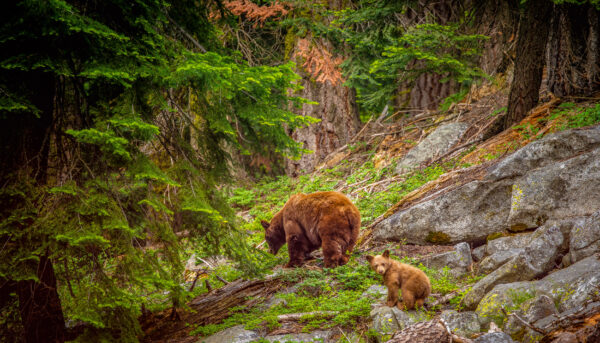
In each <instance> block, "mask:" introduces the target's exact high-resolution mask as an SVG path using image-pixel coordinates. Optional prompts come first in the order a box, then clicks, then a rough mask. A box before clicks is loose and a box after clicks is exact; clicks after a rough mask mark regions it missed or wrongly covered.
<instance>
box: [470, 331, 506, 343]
mask: <svg viewBox="0 0 600 343" xmlns="http://www.w3.org/2000/svg"><path fill="white" fill-rule="evenodd" d="M514 342H515V341H513V340H512V338H510V336H509V335H507V334H505V333H504V332H492V333H487V334H485V335H483V336H480V337H477V338H476V339H475V340H473V343H514Z"/></svg>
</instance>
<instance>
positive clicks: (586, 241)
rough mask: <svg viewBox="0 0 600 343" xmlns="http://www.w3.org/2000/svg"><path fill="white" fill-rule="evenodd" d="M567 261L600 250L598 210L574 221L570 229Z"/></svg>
mask: <svg viewBox="0 0 600 343" xmlns="http://www.w3.org/2000/svg"><path fill="white" fill-rule="evenodd" d="M569 249H570V250H569V254H568V256H567V257H568V263H567V264H570V263H575V262H577V261H580V260H582V259H584V258H586V257H588V256H591V255H593V254H595V253H597V252H600V211H598V212H596V213H594V214H593V215H592V216H590V217H588V218H587V219H585V220H579V221H576V222H575V223H574V225H573V228H572V229H571V234H570V241H569Z"/></svg>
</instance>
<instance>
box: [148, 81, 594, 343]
mask: <svg viewBox="0 0 600 343" xmlns="http://www.w3.org/2000/svg"><path fill="white" fill-rule="evenodd" d="M482 90H483V91H485V92H487V93H488V94H485V93H484V95H478V94H481V93H483V92H482ZM505 97H506V90H505V89H502V88H498V87H493V88H491V89H490V88H489V87H488V86H486V87H481V88H473V90H472V92H471V93H470V94H469V95H467V96H465V98H464V99H461V100H460V101H459V102H457V103H454V104H452V106H450V109H449V110H447V111H440V112H434V113H431V112H423V113H422V114H418V115H415V116H413V117H411V118H410V121H399V122H391V123H389V122H383V123H375V122H374V121H371V122H368V123H367V124H365V127H364V129H363V130H362V131H361V132H359V133H358V134H357V135H356V136H355V137H354V138H353V140H352V142H351V143H350V144H348V145H347V146H344V147H342V148H340V149H338V151H336V152H334V153H332V154H331V156H330V157H329V158H328V159H327V160H326V161H325V162H324V163H323V164H322V165H321V166H319V167H318V168H317V170H316V171H315V172H313V173H311V174H307V175H303V176H301V177H298V178H289V177H285V176H284V177H279V178H276V179H274V180H266V181H261V182H259V183H257V184H249V185H248V186H247V187H245V188H236V189H234V190H233V196H232V197H231V200H230V201H231V202H232V203H233V205H234V206H235V207H237V208H238V209H239V211H238V215H239V217H240V218H243V220H244V222H245V223H246V224H244V228H245V229H246V230H247V231H248V232H249V233H251V236H250V238H249V239H250V240H251V241H252V242H254V244H255V245H257V246H258V247H259V248H262V249H264V248H265V243H264V241H263V238H262V237H263V229H262V226H260V223H259V222H260V220H262V219H266V220H270V218H271V217H272V215H273V214H274V213H275V212H276V211H278V210H279V209H280V208H281V206H282V205H283V203H285V201H287V199H288V197H289V195H291V194H295V193H298V192H304V193H310V192H315V191H328V190H337V191H341V192H343V193H345V194H347V195H348V196H349V197H350V198H351V199H352V200H353V201H354V202H355V204H356V205H357V206H358V208H359V210H360V212H361V216H362V219H363V229H362V231H361V236H360V240H359V244H358V247H357V249H356V250H355V251H354V253H353V255H352V259H351V261H350V262H349V263H348V265H346V266H344V267H338V268H336V269H323V260H322V253H321V252H320V251H318V252H315V253H313V256H315V257H316V260H314V261H310V262H309V263H308V264H307V265H306V266H305V267H303V268H299V269H281V266H282V264H283V263H285V261H286V260H287V251H285V247H284V248H283V249H282V250H281V251H280V253H279V256H278V260H277V261H278V262H276V263H277V265H276V266H275V267H274V269H273V272H274V273H273V274H271V276H268V277H266V278H264V279H260V280H254V281H252V280H250V281H242V280H238V281H233V282H232V283H229V284H226V285H224V286H223V287H222V288H220V289H216V290H212V291H210V292H208V293H207V294H201V295H199V296H198V297H197V298H195V299H194V300H192V301H191V302H190V303H189V305H190V307H191V309H192V310H195V311H198V312H197V313H196V314H194V313H193V312H192V313H189V314H186V315H184V318H183V322H184V323H189V324H192V325H191V326H187V327H186V326H182V324H178V325H176V326H175V327H173V326H172V324H169V323H166V324H164V323H163V324H157V322H156V320H157V319H156V318H154V319H153V321H152V324H151V323H150V322H148V323H147V324H146V325H147V328H146V333H147V334H148V341H149V342H159V341H173V340H174V339H175V338H177V340H176V341H181V342H196V341H200V342H202V341H205V342H221V341H231V342H250V341H255V340H259V339H262V340H265V341H277V340H280V341H286V340H288V339H289V340H290V341H312V340H313V339H317V338H322V339H324V340H325V341H327V342H330V341H331V342H338V341H340V342H355V341H356V342H358V341H371V340H377V341H386V339H389V337H390V335H391V334H392V333H394V332H395V331H397V330H402V329H404V328H406V327H408V326H410V325H411V324H414V323H418V322H423V321H428V320H434V321H436V320H439V319H442V320H443V321H444V323H445V325H447V326H448V328H449V329H450V330H452V331H453V332H454V333H455V334H457V335H459V336H462V337H463V338H467V339H473V338H475V337H477V336H480V335H483V334H484V333H485V332H488V331H490V332H493V331H494V328H493V327H490V324H491V323H495V324H497V326H496V328H498V327H499V329H496V330H497V331H503V332H505V333H507V334H509V335H510V336H512V337H513V338H514V339H517V340H518V341H532V340H534V341H539V340H540V339H543V340H544V341H548V342H550V341H552V337H558V336H560V335H561V334H562V335H564V332H566V331H568V332H575V333H576V334H577V335H579V336H581V337H584V336H585V337H588V336H589V337H596V336H595V335H597V332H598V331H597V325H596V326H595V328H596V329H594V324H595V323H596V322H597V319H594V318H598V316H597V313H598V311H600V307H599V306H598V301H599V300H600V298H598V288H597V280H598V278H599V277H600V274H598V270H600V269H598V268H597V266H595V265H596V264H598V263H600V262H598V256H600V255H598V253H599V252H600V246H599V245H598V237H599V236H598V233H597V232H596V230H597V227H598V222H597V220H598V210H599V209H600V202H599V201H600V199H599V198H598V196H597V194H600V192H599V191H600V190H598V189H597V188H598V183H597V180H598V176H599V175H598V170H599V169H598V167H597V163H598V161H599V159H598V158H597V157H595V155H596V154H597V151H598V147H600V140H598V137H600V131H598V130H599V128H600V127H599V126H594V124H595V123H596V122H598V121H600V108H599V106H600V105H599V103H600V102H599V100H600V99H597V98H589V99H567V98H564V99H559V98H552V99H549V100H548V101H547V102H545V103H542V104H540V105H538V106H537V107H536V108H534V109H533V110H532V111H531V113H530V114H529V115H528V116H527V117H526V118H525V119H524V120H523V121H522V122H520V123H518V124H517V125H515V126H514V127H512V128H510V129H509V130H506V131H503V132H501V133H500V134H497V135H493V136H490V137H488V138H484V137H485V136H486V129H487V128H489V127H490V126H492V125H493V123H494V121H495V120H497V114H498V113H500V112H501V111H503V110H505V109H504V108H503V107H501V106H500V105H501V104H503V103H504V101H503V98H504V99H505ZM590 124H591V126H589V125H590ZM455 128H458V130H456V129H455ZM452 130H454V131H455V132H458V133H455V132H450V131H452ZM440 132H441V133H442V134H440ZM448 132H450V133H448ZM571 165H573V166H572V167H571ZM398 166H405V167H406V168H405V169H400V167H398ZM555 170H556V171H555ZM453 245H454V246H453ZM385 249H390V250H391V252H392V255H393V256H394V257H395V258H396V259H399V260H401V261H403V262H405V263H410V264H413V265H416V266H419V268H421V269H422V270H424V271H425V272H426V274H427V275H428V276H429V278H430V279H431V282H432V286H433V294H432V296H431V297H430V298H429V301H428V305H427V306H426V309H421V310H417V311H409V312H402V311H397V310H396V309H390V308H388V307H385V306H382V300H381V298H380V297H379V294H385V293H387V290H386V289H385V287H382V286H380V285H381V280H380V277H378V276H377V275H376V274H375V273H374V272H373V271H371V270H370V269H369V268H368V265H367V262H366V260H365V258H364V257H365V256H366V255H367V254H377V253H381V252H382V251H383V250H385ZM225 265H226V264H225ZM225 265H224V266H223V267H217V268H216V269H211V271H210V272H208V275H210V276H209V277H208V279H205V280H210V281H209V284H215V283H217V284H219V283H218V281H216V280H215V279H214V277H215V275H216V274H219V273H226V271H225V270H227V267H225ZM197 268H207V269H210V268H208V265H207V264H201V265H200V266H198V267H195V268H193V270H197ZM213 272H214V273H215V274H212V273H213ZM561 273H562V274H561ZM563 274H564V275H563ZM191 275H193V272H192V274H191ZM557 275H561V277H558V276H557ZM192 279H193V278H192ZM552 280H554V281H552ZM198 285H199V287H201V289H202V291H201V292H206V291H207V290H206V289H205V285H201V283H200V281H198ZM196 287H198V286H196ZM225 299H226V300H225ZM500 299H501V300H500ZM222 302H225V303H228V304H230V306H231V307H230V308H229V309H227V307H226V306H225V307H224V306H223V305H222ZM209 303H210V304H213V303H214V305H207V304H209ZM217 304H218V307H215V306H217ZM550 305H551V306H550ZM227 311H229V312H227ZM574 312H575V314H573V313H574ZM553 315H557V317H556V318H559V319H560V320H559V319H556V320H553V319H552V318H553V317H552V316H553ZM567 315H573V316H579V317H577V318H590V319H589V320H586V321H585V322H584V323H585V324H577V323H580V322H581V320H579V321H573V320H566V319H564V318H568V316H567ZM159 318H160V315H159ZM561 320H562V322H561ZM156 325H158V327H157V326H156ZM565 329H566V330H565ZM578 330H579V331H578ZM594 330H595V331H594ZM190 332H191V334H192V335H195V336H196V337H195V338H194V337H189V336H187V334H188V333H190ZM198 336H199V337H202V336H204V338H198ZM167 337H169V338H168V339H167ZM526 337H528V338H526ZM589 339H592V338H589Z"/></svg>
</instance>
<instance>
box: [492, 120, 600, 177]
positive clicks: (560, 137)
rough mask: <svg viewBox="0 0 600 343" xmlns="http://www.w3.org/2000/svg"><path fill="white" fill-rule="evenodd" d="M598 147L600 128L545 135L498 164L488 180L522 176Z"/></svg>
mask: <svg viewBox="0 0 600 343" xmlns="http://www.w3.org/2000/svg"><path fill="white" fill-rule="evenodd" d="M597 147H600V126H594V127H591V128H588V129H584V130H567V131H561V132H558V133H554V134H551V135H547V136H545V137H544V138H543V139H540V140H537V141H533V142H531V143H529V144H527V145H526V146H525V147H523V148H521V149H519V150H517V151H516V152H514V153H513V154H511V155H509V156H507V157H506V158H504V159H503V160H501V161H499V162H498V163H497V164H496V165H495V166H493V167H492V168H491V170H490V173H489V175H490V178H491V179H494V180H501V179H507V178H514V177H518V176H522V175H525V174H526V173H527V172H528V171H530V170H533V169H538V168H541V167H545V166H548V165H550V164H552V163H553V162H554V161H562V160H565V159H568V158H569V157H572V156H576V155H578V154H580V153H581V152H585V151H589V150H592V149H594V148H597Z"/></svg>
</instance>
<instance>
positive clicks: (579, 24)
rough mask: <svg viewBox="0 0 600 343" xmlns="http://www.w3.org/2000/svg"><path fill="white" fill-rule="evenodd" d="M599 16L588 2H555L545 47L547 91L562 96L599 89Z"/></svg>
mask: <svg viewBox="0 0 600 343" xmlns="http://www.w3.org/2000/svg"><path fill="white" fill-rule="evenodd" d="M599 31H600V16H599V13H598V10H596V9H595V8H594V7H593V6H592V5H590V4H587V3H586V4H583V5H576V4H561V5H557V6H556V9H555V12H554V16H553V18H552V26H551V32H550V38H549V39H550V42H549V49H548V90H549V91H550V92H552V93H553V94H554V95H556V96H559V97H562V96H567V95H575V94H591V93H593V92H595V91H597V90H598V89H600V44H599V43H600V32H599Z"/></svg>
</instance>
